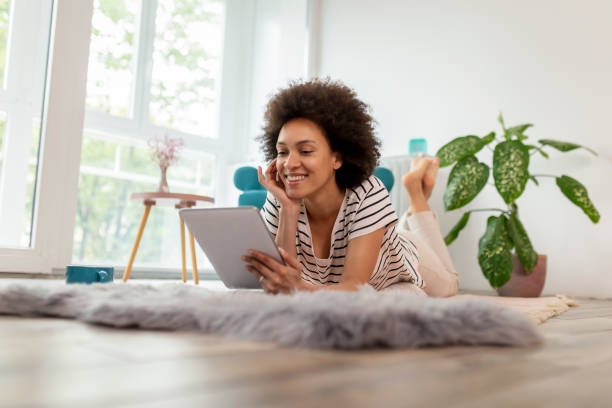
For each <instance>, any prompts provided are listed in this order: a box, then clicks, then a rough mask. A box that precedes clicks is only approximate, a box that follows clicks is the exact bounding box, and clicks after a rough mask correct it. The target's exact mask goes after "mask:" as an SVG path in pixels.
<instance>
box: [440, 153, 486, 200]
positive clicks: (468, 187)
mask: <svg viewBox="0 0 612 408" xmlns="http://www.w3.org/2000/svg"><path fill="white" fill-rule="evenodd" d="M488 179H489V166H487V165H486V164H484V163H480V162H479V161H478V159H476V157H475V156H468V157H466V158H464V159H461V160H460V161H459V162H458V163H457V164H455V166H454V167H453V169H452V170H451V172H450V175H449V176H448V184H447V185H446V190H445V191H444V208H445V210H446V211H451V210H454V209H456V208H460V207H463V206H464V205H466V204H467V203H469V202H470V201H472V200H473V199H474V197H476V196H477V195H478V193H479V192H480V190H482V188H483V187H484V186H485V185H486V184H487V180H488Z"/></svg>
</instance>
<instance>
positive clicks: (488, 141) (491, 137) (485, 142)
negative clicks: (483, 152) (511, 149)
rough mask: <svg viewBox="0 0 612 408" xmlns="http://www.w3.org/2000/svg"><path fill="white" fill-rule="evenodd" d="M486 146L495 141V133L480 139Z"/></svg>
mask: <svg viewBox="0 0 612 408" xmlns="http://www.w3.org/2000/svg"><path fill="white" fill-rule="evenodd" d="M480 140H482V142H483V143H484V144H489V143H491V142H492V141H494V140H495V132H490V133H489V134H488V135H486V136H483V137H482V138H480Z"/></svg>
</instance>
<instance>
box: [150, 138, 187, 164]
mask: <svg viewBox="0 0 612 408" xmlns="http://www.w3.org/2000/svg"><path fill="white" fill-rule="evenodd" d="M184 145H185V142H184V141H183V139H182V138H180V137H177V138H174V139H173V138H171V137H168V134H165V135H164V137H163V139H162V138H159V137H157V136H155V137H153V138H151V139H149V148H150V149H151V160H153V161H154V162H155V163H157V164H159V167H161V168H162V169H167V168H168V167H169V166H170V165H172V164H174V163H176V161H177V160H178V159H179V156H180V153H181V149H182V148H183V146H184Z"/></svg>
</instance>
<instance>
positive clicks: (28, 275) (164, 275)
mask: <svg viewBox="0 0 612 408" xmlns="http://www.w3.org/2000/svg"><path fill="white" fill-rule="evenodd" d="M124 271H125V267H115V275H114V278H115V280H117V279H122V278H123V272H124ZM65 273H66V271H65V269H63V268H54V269H53V270H52V271H51V273H36V272H0V279H3V278H11V279H15V278H18V279H19V278H21V279H64V278H65ZM198 277H199V279H200V280H219V277H218V276H217V274H216V273H215V271H214V270H212V269H204V270H201V271H198ZM130 279H168V280H176V279H181V271H180V270H176V269H165V268H134V269H132V271H131V272H130ZM187 280H193V274H192V273H191V271H187Z"/></svg>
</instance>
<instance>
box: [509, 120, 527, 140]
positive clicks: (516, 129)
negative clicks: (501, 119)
mask: <svg viewBox="0 0 612 408" xmlns="http://www.w3.org/2000/svg"><path fill="white" fill-rule="evenodd" d="M532 126H533V124H531V123H525V124H523V125H517V126H513V127H511V128H509V129H506V132H505V134H506V139H507V140H509V138H512V137H513V136H515V137H517V138H518V140H525V139H527V136H525V135H523V132H525V131H526V130H527V129H529V128H530V127H532Z"/></svg>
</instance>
